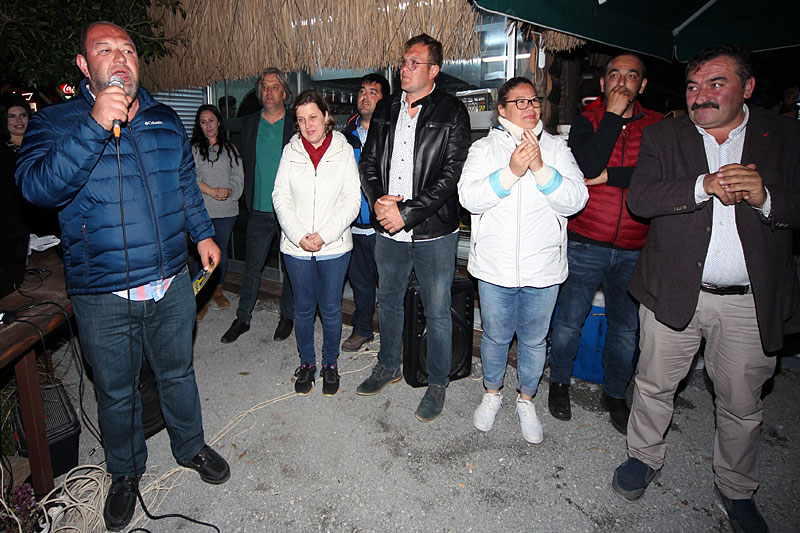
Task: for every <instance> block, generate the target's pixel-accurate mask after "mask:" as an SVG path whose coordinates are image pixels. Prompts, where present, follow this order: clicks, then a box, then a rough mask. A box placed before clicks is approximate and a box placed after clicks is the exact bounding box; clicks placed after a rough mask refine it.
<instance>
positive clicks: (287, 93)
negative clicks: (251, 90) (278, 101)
mask: <svg viewBox="0 0 800 533" xmlns="http://www.w3.org/2000/svg"><path fill="white" fill-rule="evenodd" d="M267 74H271V75H272V76H277V78H278V83H280V84H281V87H283V95H284V97H283V105H284V106H288V105H289V102H291V101H292V89H291V87H289V79H288V78H287V77H286V74H284V73H283V71H282V70H279V69H277V68H272V67H270V68H265V69H264V70H262V71H261V74H259V75H258V78H256V98H258V104H259V105H260V106H261V107H264V102H262V101H261V82H262V81H264V76H266V75H267Z"/></svg>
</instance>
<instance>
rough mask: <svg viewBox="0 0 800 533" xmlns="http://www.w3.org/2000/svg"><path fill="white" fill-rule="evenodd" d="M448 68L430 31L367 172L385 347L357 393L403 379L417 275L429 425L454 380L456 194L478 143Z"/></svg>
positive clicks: (409, 66) (367, 158)
mask: <svg viewBox="0 0 800 533" xmlns="http://www.w3.org/2000/svg"><path fill="white" fill-rule="evenodd" d="M441 65H442V45H441V43H440V42H439V41H437V40H435V39H433V38H432V37H430V36H428V35H425V34H422V35H418V36H416V37H413V38H411V39H409V41H408V42H406V44H405V52H404V54H403V59H402V61H401V62H400V65H399V72H400V85H401V88H402V89H403V90H402V94H400V95H399V96H395V97H394V98H393V99H392V100H388V99H384V100H383V101H382V102H381V103H380V104H378V107H377V108H376V110H375V113H374V114H373V116H372V122H371V125H370V132H369V137H368V138H367V143H366V145H365V146H364V149H363V151H362V153H361V160H360V165H359V166H360V171H361V184H362V187H363V190H364V194H365V195H366V197H367V200H368V202H369V204H370V207H371V209H372V212H373V216H372V223H373V225H374V227H375V229H376V230H377V231H378V238H377V242H376V244H375V261H376V263H377V265H378V277H379V279H380V287H379V289H378V321H379V324H380V330H381V349H380V352H379V353H378V363H377V364H376V365H375V367H374V368H373V370H372V375H371V376H370V377H369V378H367V379H366V380H365V381H364V382H363V383H362V384H361V385H359V387H358V391H357V392H358V394H360V395H365V396H369V395H373V394H377V393H378V392H380V391H381V389H383V387H385V386H386V385H387V384H388V383H390V382H391V383H394V382H397V381H399V380H400V378H401V370H400V342H401V337H402V332H403V297H404V295H405V292H406V289H407V288H408V281H409V275H410V274H411V271H412V269H413V270H414V271H415V272H416V277H417V280H418V282H419V290H420V295H421V297H422V302H423V306H424V308H425V318H426V321H427V328H428V339H427V356H428V358H427V371H428V390H427V391H426V393H425V396H424V397H423V398H422V401H421V402H420V404H419V407H418V408H417V412H416V416H417V418H418V419H420V420H422V421H424V422H429V421H431V420H433V419H434V418H436V417H437V416H438V415H439V413H441V411H442V408H443V406H444V398H445V389H446V387H447V384H448V383H449V381H450V378H449V374H450V364H451V359H452V323H451V319H450V287H451V285H452V280H453V274H454V271H455V257H456V249H457V245H458V224H459V219H458V196H457V194H456V187H457V184H458V180H459V178H460V176H461V169H462V167H463V165H464V161H465V159H466V157H467V150H468V149H469V143H470V126H469V115H468V114H467V110H466V108H465V107H464V105H463V104H462V103H461V102H460V101H459V100H458V99H456V98H455V97H453V96H450V95H449V94H447V93H445V92H443V91H441V90H439V89H437V88H436V86H435V83H434V81H435V79H436V76H437V75H438V74H439V71H440V69H441Z"/></svg>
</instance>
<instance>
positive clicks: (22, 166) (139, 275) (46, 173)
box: [16, 80, 214, 294]
mask: <svg viewBox="0 0 800 533" xmlns="http://www.w3.org/2000/svg"><path fill="white" fill-rule="evenodd" d="M81 92H82V95H81V96H78V97H76V98H75V99H73V100H71V101H69V102H66V103H64V104H60V105H55V106H51V107H48V108H46V109H44V110H42V111H40V112H38V113H36V114H35V115H34V116H33V117H32V118H31V121H30V125H29V127H28V130H27V132H26V134H25V138H24V142H23V146H22V149H21V150H20V153H19V159H18V161H17V172H16V179H17V184H18V185H19V187H20V189H21V190H22V194H23V195H24V196H25V197H26V198H27V199H28V200H29V201H30V202H32V203H34V204H36V205H39V206H42V207H49V208H60V212H59V221H60V223H61V239H62V246H63V249H64V267H65V272H66V281H67V292H68V293H69V294H99V293H108V292H113V291H118V290H123V289H125V288H126V286H125V285H126V284H125V250H124V246H123V239H122V224H121V215H120V196H121V197H122V205H123V206H124V217H125V228H126V234H127V240H128V254H129V258H130V286H131V287H132V288H133V287H138V286H140V285H144V284H146V283H148V282H150V281H155V280H159V279H165V278H168V277H170V276H173V275H175V274H177V273H178V272H179V271H180V270H181V268H183V267H184V266H185V265H186V260H187V245H186V233H187V231H188V233H189V235H190V236H191V237H192V239H193V240H194V241H195V242H199V241H201V240H203V239H206V238H209V237H213V236H214V228H213V226H212V225H211V219H210V218H209V217H208V213H207V212H206V210H205V206H204V205H203V199H202V196H201V194H200V189H199V188H198V187H197V182H196V178H195V168H194V160H193V158H192V153H191V150H190V148H189V140H188V138H187V136H186V130H185V129H184V127H183V125H182V124H181V122H180V120H179V119H178V116H177V115H176V114H175V112H174V111H173V110H172V109H170V108H169V107H167V106H165V105H163V104H160V103H159V102H157V101H156V100H155V99H153V97H152V96H150V95H149V94H148V93H147V91H145V90H144V89H142V88H140V89H139V94H138V99H139V110H138V111H137V113H136V116H135V117H134V118H133V120H132V121H131V122H130V124H128V125H127V126H126V127H124V128H123V129H122V137H121V141H120V161H121V167H122V191H120V179H119V172H118V169H117V154H116V148H115V146H114V141H113V138H112V136H111V133H110V132H108V131H106V130H104V129H103V128H102V127H101V126H100V125H99V124H98V123H97V122H96V121H95V120H94V119H93V118H92V117H91V115H90V113H91V111H92V106H93V105H94V97H93V96H92V95H91V93H90V92H89V90H88V88H87V82H86V80H84V81H83V83H82V91H81Z"/></svg>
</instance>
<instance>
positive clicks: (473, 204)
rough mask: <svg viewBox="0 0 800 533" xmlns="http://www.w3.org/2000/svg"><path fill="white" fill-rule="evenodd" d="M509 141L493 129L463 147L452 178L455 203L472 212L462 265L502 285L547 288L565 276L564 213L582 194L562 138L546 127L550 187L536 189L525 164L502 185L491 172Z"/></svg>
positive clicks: (502, 162)
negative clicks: (466, 260)
mask: <svg viewBox="0 0 800 533" xmlns="http://www.w3.org/2000/svg"><path fill="white" fill-rule="evenodd" d="M516 146H517V145H516V142H515V140H514V138H513V137H512V135H511V134H510V133H508V132H507V131H505V130H503V129H499V128H498V129H492V130H491V131H490V132H489V135H488V136H486V137H484V138H483V139H480V140H478V141H476V142H475V143H474V144H473V145H472V147H470V149H469V155H468V157H467V161H466V163H465V164H464V170H463V171H462V173H461V181H459V184H458V197H459V200H460V201H461V205H463V206H464V207H465V208H466V209H467V210H469V212H470V213H472V227H471V236H470V249H469V264H468V267H467V268H468V270H469V272H470V274H472V275H473V276H475V277H476V278H478V279H480V280H483V281H486V282H488V283H492V284H494V285H499V286H501V287H540V288H541V287H549V286H551V285H556V284H558V283H562V282H563V281H564V280H565V279H567V273H568V270H567V218H566V217H568V216H570V215H573V214H575V213H577V212H578V211H580V210H581V209H583V207H584V206H585V205H586V201H587V200H588V199H589V193H588V191H587V189H586V184H585V183H584V181H583V174H582V173H581V170H580V168H578V164H577V163H576V161H575V158H574V157H573V156H572V151H571V150H570V149H569V147H568V146H567V143H566V141H564V140H563V139H560V138H558V137H553V136H552V135H549V134H548V133H546V132H544V133H542V137H541V139H540V141H539V146H540V147H541V152H542V161H543V162H544V164H545V165H547V166H549V167H551V168H553V169H554V170H555V171H556V173H554V178H553V180H554V181H553V182H552V183H551V184H550V187H547V186H546V187H545V189H548V188H552V190H550V191H548V194H545V193H544V192H542V190H540V189H539V188H538V186H537V183H536V179H535V178H534V176H533V173H531V171H530V170H528V171H527V172H526V173H525V174H524V175H523V176H522V177H521V178H520V179H519V181H517V182H516V183H515V184H514V185H512V186H511V189H510V190H509V191H504V190H503V189H502V186H500V185H499V178H498V175H499V173H500V171H501V170H502V169H503V168H505V167H508V164H509V162H510V161H511V154H512V153H513V152H514V150H515V149H516ZM559 175H560V177H559ZM559 179H560V184H558V186H554V185H555V184H556V183H558V181H559Z"/></svg>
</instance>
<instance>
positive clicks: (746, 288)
mask: <svg viewBox="0 0 800 533" xmlns="http://www.w3.org/2000/svg"><path fill="white" fill-rule="evenodd" d="M700 290H701V291H703V292H710V293H711V294H718V295H720V296H728V295H730V294H748V293H749V292H750V285H728V286H726V287H725V286H719V285H711V284H710V283H701V284H700Z"/></svg>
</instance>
